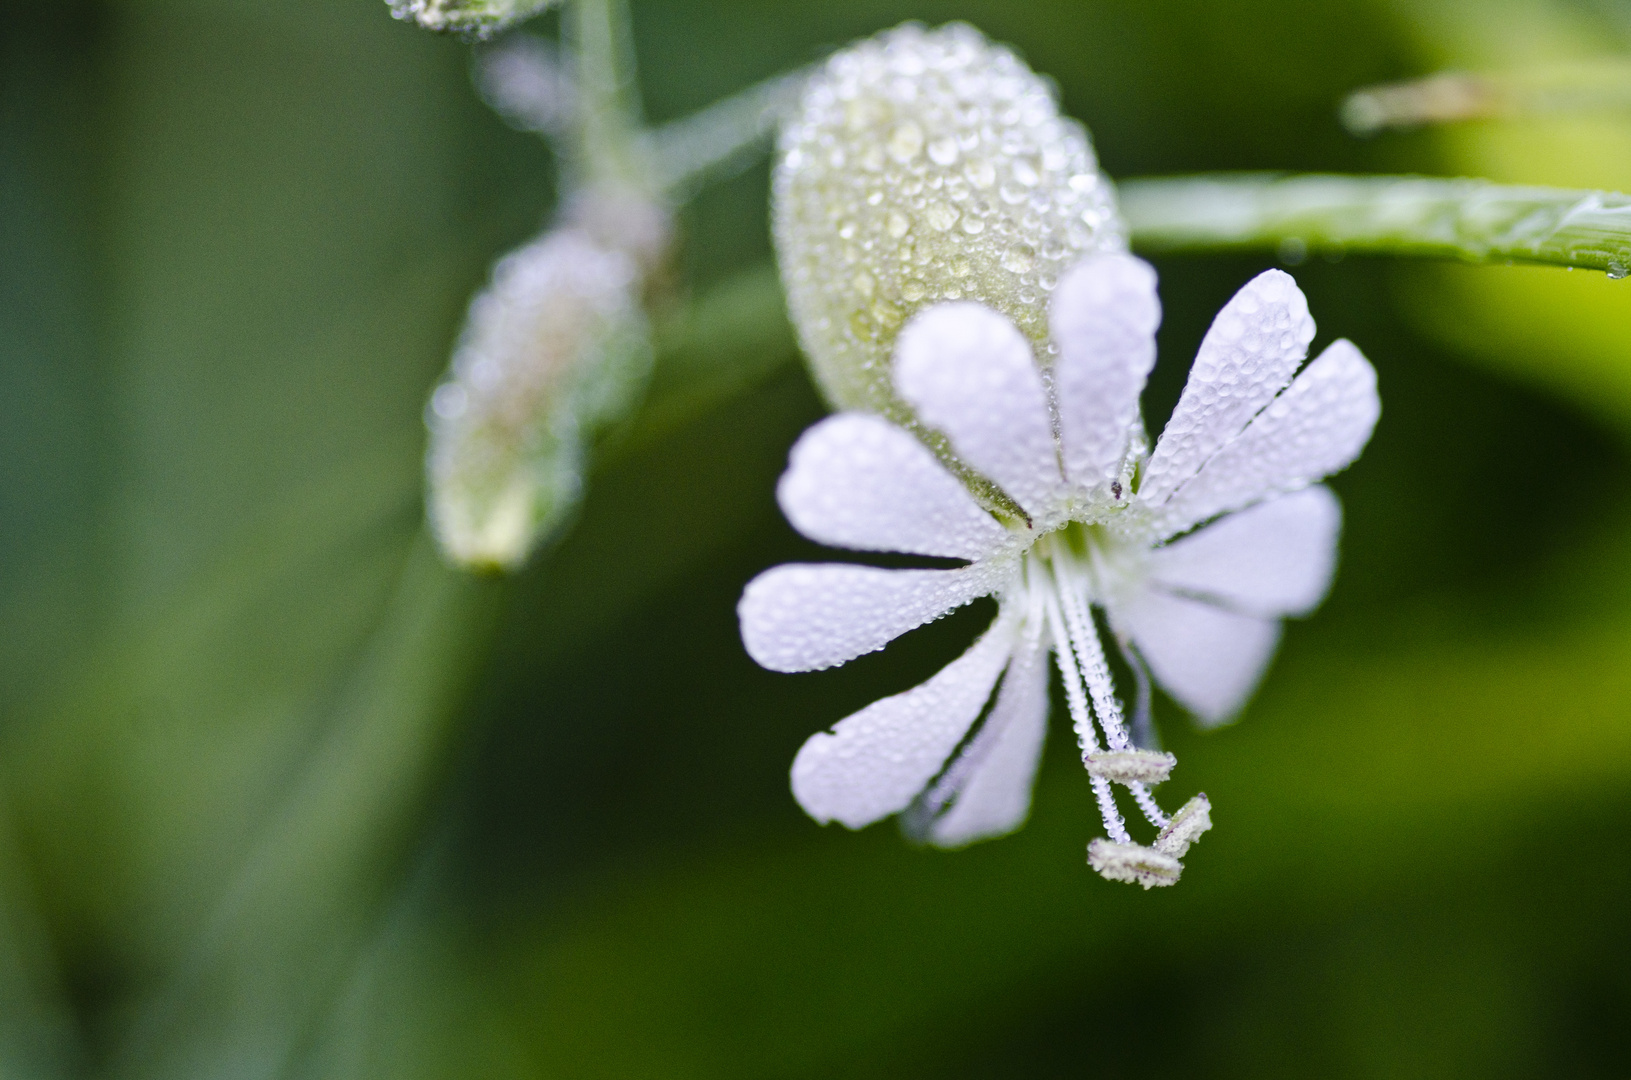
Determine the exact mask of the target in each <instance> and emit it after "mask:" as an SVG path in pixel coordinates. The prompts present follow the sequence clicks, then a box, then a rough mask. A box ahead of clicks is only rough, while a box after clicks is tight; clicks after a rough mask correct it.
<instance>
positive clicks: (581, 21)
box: [568, 0, 651, 190]
mask: <svg viewBox="0 0 1631 1080" xmlns="http://www.w3.org/2000/svg"><path fill="white" fill-rule="evenodd" d="M569 11H570V22H569V24H568V26H569V30H570V32H571V37H572V43H573V48H574V50H575V52H576V55H577V70H578V126H579V138H580V139H581V140H582V144H581V147H580V151H581V154H580V160H581V165H580V166H579V167H580V168H581V169H582V170H583V176H582V182H583V183H585V184H587V185H590V186H608V187H633V188H638V189H642V190H643V189H645V188H648V187H649V186H650V185H651V179H650V177H649V176H648V172H649V170H648V169H647V167H646V165H645V162H644V160H643V155H642V154H641V153H640V140H639V135H638V132H639V109H638V107H637V105H636V99H635V86H634V56H633V53H634V50H633V45H632V43H631V42H630V41H629V38H628V18H627V15H628V11H627V6H626V0H576V2H575V3H574V4H572V6H571V8H570V9H569Z"/></svg>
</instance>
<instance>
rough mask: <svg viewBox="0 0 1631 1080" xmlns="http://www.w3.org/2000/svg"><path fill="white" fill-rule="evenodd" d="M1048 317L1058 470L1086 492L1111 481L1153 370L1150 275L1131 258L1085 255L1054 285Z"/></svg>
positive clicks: (1155, 304) (1155, 320)
mask: <svg viewBox="0 0 1631 1080" xmlns="http://www.w3.org/2000/svg"><path fill="white" fill-rule="evenodd" d="M1048 315H1049V318H1048V322H1049V326H1050V328H1051V330H1052V332H1053V340H1054V341H1055V342H1056V343H1057V344H1058V346H1059V359H1058V361H1057V363H1056V364H1055V366H1054V387H1055V389H1056V390H1057V392H1058V395H1059V428H1060V432H1059V434H1060V441H1061V443H1062V445H1063V447H1064V460H1065V471H1066V472H1067V473H1068V474H1069V475H1070V478H1071V479H1072V480H1075V481H1078V482H1080V483H1084V484H1089V485H1091V484H1093V483H1096V482H1098V481H1101V480H1109V479H1113V478H1114V475H1115V473H1116V472H1117V470H1118V469H1119V468H1120V465H1121V459H1122V455H1124V454H1125V453H1126V452H1127V442H1128V436H1129V435H1130V434H1131V432H1132V430H1133V428H1134V426H1135V425H1136V424H1137V423H1138V418H1139V411H1138V395H1139V393H1140V392H1141V391H1142V390H1143V389H1144V381H1145V379H1146V378H1148V377H1149V373H1150V368H1152V367H1153V366H1154V365H1155V330H1156V327H1158V326H1159V325H1160V324H1161V302H1160V300H1158V299H1157V298H1156V295H1155V271H1154V269H1152V268H1151V267H1150V264H1149V263H1147V262H1145V261H1144V260H1143V259H1136V258H1134V257H1133V256H1131V255H1122V254H1114V255H1090V256H1088V257H1087V258H1086V259H1083V260H1082V261H1081V262H1079V263H1077V264H1076V265H1075V267H1073V268H1072V269H1071V271H1070V272H1069V273H1068V274H1066V275H1065V276H1064V277H1063V278H1062V279H1060V282H1059V287H1058V288H1056V289H1055V290H1054V293H1053V301H1052V305H1051V306H1050V307H1049V309H1048Z"/></svg>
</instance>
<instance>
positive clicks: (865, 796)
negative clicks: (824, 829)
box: [793, 617, 1014, 829]
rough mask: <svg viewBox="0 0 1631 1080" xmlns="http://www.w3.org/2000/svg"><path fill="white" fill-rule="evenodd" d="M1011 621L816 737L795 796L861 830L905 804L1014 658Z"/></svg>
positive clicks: (798, 771) (797, 775) (805, 752)
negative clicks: (928, 675) (929, 674)
mask: <svg viewBox="0 0 1631 1080" xmlns="http://www.w3.org/2000/svg"><path fill="white" fill-rule="evenodd" d="M1013 627H1014V622H1013V620H1011V619H1005V618H1001V617H999V618H998V619H997V621H996V622H995V623H993V624H992V626H991V629H989V630H987V631H986V632H985V634H984V636H982V637H981V638H980V640H979V641H977V642H975V643H974V645H973V647H972V648H970V649H969V650H968V651H967V652H966V653H964V654H963V655H962V656H960V657H958V658H957V659H956V660H953V661H952V662H951V663H950V664H947V665H946V666H945V667H944V668H942V669H941V670H940V673H939V674H937V675H936V676H935V677H934V678H932V679H930V680H929V681H928V682H926V683H923V684H922V685H921V686H916V687H913V688H912V689H911V690H908V691H906V692H905V693H903V694H896V695H894V696H893V697H887V698H884V699H883V700H882V701H875V702H873V703H872V704H871V705H868V706H867V707H866V708H864V709H862V710H861V711H860V712H858V713H855V714H854V715H852V716H849V717H846V718H845V719H843V720H840V721H839V722H838V723H837V724H836V725H835V726H834V727H833V729H832V731H831V732H826V731H823V732H821V733H820V734H817V735H813V736H811V737H810V739H809V740H808V741H806V742H805V744H804V746H803V748H802V749H800V750H799V752H798V756H797V757H796V758H794V759H793V796H794V798H796V799H798V802H799V805H800V806H802V807H804V810H805V812H806V813H808V814H809V815H810V816H811V817H813V818H815V819H816V820H817V821H820V822H823V823H825V822H828V821H839V822H842V823H843V824H845V825H848V826H849V827H850V828H852V829H859V828H861V827H862V826H863V825H870V824H871V823H872V822H874V821H877V820H878V819H879V818H882V817H887V816H888V815H890V814H893V813H897V812H899V811H901V810H903V809H905V808H906V806H907V804H909V803H910V802H911V801H912V798H913V797H914V796H915V795H917V793H918V792H920V791H922V790H923V787H924V785H926V784H927V783H928V782H929V781H930V780H932V779H933V778H934V775H935V773H937V772H939V771H940V768H941V766H942V765H944V764H945V761H946V758H947V757H949V756H950V755H951V752H952V751H953V750H955V749H956V748H957V744H958V743H959V742H961V741H962V738H963V736H964V734H966V733H967V731H968V728H969V725H970V724H972V723H974V720H975V718H976V717H978V716H979V715H980V710H981V709H982V708H983V707H984V706H985V703H986V700H987V699H988V698H989V697H990V696H991V688H992V686H994V685H995V684H996V681H997V676H998V675H999V674H1001V673H1002V669H1003V665H1004V664H1005V663H1007V661H1008V655H1009V651H1010V650H1011V649H1012V647H1013Z"/></svg>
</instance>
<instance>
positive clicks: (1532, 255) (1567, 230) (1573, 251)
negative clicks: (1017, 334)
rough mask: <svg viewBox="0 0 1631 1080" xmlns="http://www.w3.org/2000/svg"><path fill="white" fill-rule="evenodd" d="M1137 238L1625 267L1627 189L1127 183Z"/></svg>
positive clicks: (1185, 248)
mask: <svg viewBox="0 0 1631 1080" xmlns="http://www.w3.org/2000/svg"><path fill="white" fill-rule="evenodd" d="M1120 190H1121V206H1122V211H1123V213H1124V214H1125V215H1126V218H1127V222H1128V225H1129V226H1130V228H1131V230H1132V238H1133V244H1134V245H1135V246H1136V247H1138V248H1139V249H1140V250H1143V251H1151V252H1208V251H1231V250H1235V251H1245V250H1278V251H1279V252H1281V253H1282V254H1285V255H1295V256H1299V257H1300V256H1301V255H1303V254H1306V253H1308V252H1325V253H1340V252H1366V253H1376V254H1384V255H1407V256H1420V257H1425V258H1446V259H1460V260H1463V261H1468V262H1527V263H1543V264H1546V265H1551V266H1570V267H1581V268H1583V269H1590V270H1604V271H1607V273H1608V275H1609V276H1610V277H1614V278H1620V277H1625V276H1626V273H1627V271H1628V269H1631V196H1627V195H1622V194H1619V193H1617V192H1610V191H1576V190H1570V189H1566V188H1544V187H1517V186H1509V185H1505V184H1496V183H1491V182H1489V181H1486V180H1436V179H1428V178H1424V177H1411V176H1329V175H1306V176H1283V175H1278V174H1266V173H1220V174H1216V175H1210V176H1207V175H1202V176H1188V177H1172V178H1162V179H1154V180H1130V181H1127V182H1125V183H1123V184H1122V185H1121V186H1120Z"/></svg>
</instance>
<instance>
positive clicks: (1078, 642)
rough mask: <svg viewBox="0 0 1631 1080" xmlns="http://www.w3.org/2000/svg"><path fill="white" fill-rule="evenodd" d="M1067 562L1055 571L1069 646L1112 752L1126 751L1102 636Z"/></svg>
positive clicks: (1058, 562)
mask: <svg viewBox="0 0 1631 1080" xmlns="http://www.w3.org/2000/svg"><path fill="white" fill-rule="evenodd" d="M1064 562H1065V560H1064V559H1056V560H1055V561H1054V564H1053V570H1054V580H1055V581H1056V582H1058V584H1059V594H1060V602H1061V603H1062V604H1063V605H1064V612H1065V621H1066V624H1067V625H1068V626H1069V628H1070V643H1071V645H1072V646H1073V647H1074V649H1075V652H1076V655H1077V658H1078V662H1079V663H1080V664H1081V669H1082V676H1083V679H1084V681H1085V682H1086V683H1087V691H1088V693H1089V694H1091V695H1092V697H1093V712H1094V714H1095V715H1097V716H1098V718H1099V723H1100V724H1101V725H1102V726H1103V727H1104V738H1105V741H1106V742H1108V743H1109V744H1110V749H1112V750H1125V749H1127V748H1128V746H1130V745H1131V740H1130V739H1128V738H1127V728H1126V726H1125V725H1124V724H1123V723H1122V721H1121V702H1119V701H1117V700H1116V689H1115V685H1114V684H1113V683H1112V682H1111V681H1110V665H1109V664H1108V663H1107V662H1106V661H1105V659H1104V648H1103V647H1102V646H1101V645H1100V644H1099V634H1098V631H1097V630H1095V629H1094V628H1093V616H1092V613H1091V611H1090V610H1089V608H1088V606H1087V602H1086V598H1085V596H1084V595H1083V593H1084V591H1085V590H1084V589H1083V588H1082V587H1081V586H1082V585H1083V584H1085V583H1084V582H1082V581H1081V580H1080V579H1079V578H1076V576H1075V575H1074V574H1071V573H1070V572H1069V570H1067V569H1066V566H1065V565H1064Z"/></svg>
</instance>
